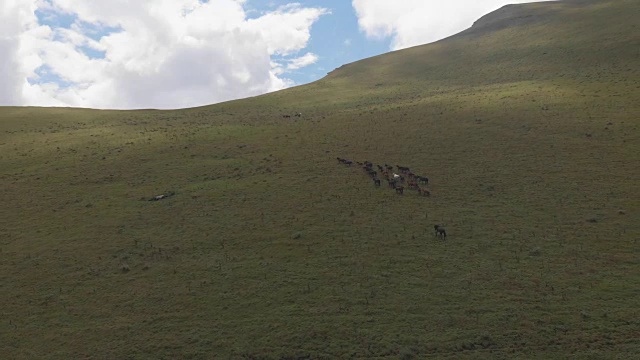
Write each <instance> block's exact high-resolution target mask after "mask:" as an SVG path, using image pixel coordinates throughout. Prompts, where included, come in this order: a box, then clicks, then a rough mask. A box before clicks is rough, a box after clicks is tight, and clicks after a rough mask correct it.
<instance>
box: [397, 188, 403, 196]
mask: <svg viewBox="0 0 640 360" xmlns="http://www.w3.org/2000/svg"><path fill="white" fill-rule="evenodd" d="M403 192H404V186H398V187H397V188H396V194H400V195H402V193H403Z"/></svg>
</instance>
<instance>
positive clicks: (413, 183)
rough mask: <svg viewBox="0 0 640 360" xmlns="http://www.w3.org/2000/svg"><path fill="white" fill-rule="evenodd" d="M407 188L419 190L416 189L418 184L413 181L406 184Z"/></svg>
mask: <svg viewBox="0 0 640 360" xmlns="http://www.w3.org/2000/svg"><path fill="white" fill-rule="evenodd" d="M407 187H409V189H419V188H418V183H417V182H415V181H409V182H408V183H407Z"/></svg>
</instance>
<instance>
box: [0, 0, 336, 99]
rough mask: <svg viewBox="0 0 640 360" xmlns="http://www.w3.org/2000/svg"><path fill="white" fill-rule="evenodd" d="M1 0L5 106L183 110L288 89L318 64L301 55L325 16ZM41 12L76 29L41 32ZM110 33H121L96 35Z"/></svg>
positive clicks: (78, 0) (176, 2) (212, 3)
mask: <svg viewBox="0 0 640 360" xmlns="http://www.w3.org/2000/svg"><path fill="white" fill-rule="evenodd" d="M2 1H3V5H0V10H2V11H1V12H0V14H1V15H0V30H3V31H2V32H1V33H0V34H2V35H4V34H9V35H7V36H2V35H0V36H2V37H0V69H1V70H2V71H3V74H12V75H13V77H11V78H10V79H9V81H6V80H5V83H4V84H3V85H1V86H2V88H0V105H2V104H5V105H8V104H19V105H68V106H81V107H95V108H149V107H152V108H178V107H190V106H198V105H205V104H211V103H215V102H220V101H225V100H230V99H236V98H242V97H247V96H253V95H258V94H261V93H264V92H268V91H274V90H278V89H282V88H285V87H288V86H291V85H292V84H293V82H292V81H291V80H289V79H287V78H286V72H287V71H288V70H291V69H296V68H299V67H302V66H307V65H310V64H312V63H313V62H314V61H315V60H317V58H316V59H313V60H314V61H311V60H312V59H311V57H310V56H315V55H313V54H306V55H304V56H301V57H296V55H297V54H298V53H299V52H300V51H301V50H303V49H304V48H305V47H306V46H307V44H308V42H309V39H310V28H311V26H312V25H313V23H314V22H315V21H317V20H318V18H319V17H320V16H322V15H323V14H326V13H327V11H326V10H325V9H322V8H305V7H302V6H301V5H299V4H291V5H288V6H285V7H281V8H279V9H277V10H275V11H272V12H267V13H265V14H264V15H262V16H261V17H259V18H256V19H247V16H246V12H245V9H244V8H243V6H244V5H245V4H244V3H245V1H244V0H209V1H208V2H202V1H199V0H153V1H138V0H110V1H108V2H107V1H84V0H31V1H30V2H29V1H26V0H2ZM18 3H20V4H23V5H16V4H18ZM24 4H28V5H24ZM36 8H38V9H41V10H46V11H49V12H53V13H55V14H57V15H59V14H66V15H68V16H74V17H75V19H76V20H75V23H74V24H73V25H72V26H71V27H69V28H67V29H63V28H53V29H51V28H49V27H48V26H42V25H39V24H37V19H36V16H35V14H34V10H36ZM16 14H20V16H16ZM15 19H22V20H20V21H22V22H20V21H17V20H15ZM6 20H11V21H12V22H7V21H6ZM107 28H113V29H117V31H114V32H112V33H110V34H107V35H104V36H102V37H100V36H96V32H97V33H100V30H104V29H107ZM96 29H98V30H99V31H96ZM87 49H91V50H94V51H98V52H102V53H103V54H104V57H98V58H96V57H91V56H87V54H86V50H87ZM273 56H278V57H279V58H280V59H281V60H283V61H287V62H289V66H287V67H284V68H283V67H282V66H281V65H279V64H278V63H276V62H275V61H273V60H272V57H273ZM20 64H22V65H20ZM292 65H293V66H298V67H291V66H292ZM46 72H48V73H49V74H48V75H47V74H45V73H46ZM52 76H53V77H55V79H54V78H53V77H52ZM27 79H29V81H27Z"/></svg>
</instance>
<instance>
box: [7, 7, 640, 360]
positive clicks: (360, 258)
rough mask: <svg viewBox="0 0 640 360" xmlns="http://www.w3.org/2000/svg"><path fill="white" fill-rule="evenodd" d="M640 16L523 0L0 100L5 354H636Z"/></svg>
mask: <svg viewBox="0 0 640 360" xmlns="http://www.w3.org/2000/svg"><path fill="white" fill-rule="evenodd" d="M639 14H640V4H639V3H638V2H637V1H635V0H621V1H562V2H552V3H536V4H528V5H518V6H507V7H505V8H502V9H500V10H498V11H496V12H494V13H492V14H489V15H487V16H485V17H483V18H482V19H479V20H478V21H477V22H476V24H475V25H474V26H473V27H472V28H470V29H469V30H466V31H464V32H462V33H460V34H458V35H455V36H453V37H450V38H448V39H445V40H443V41H440V42H436V43H433V44H429V45H425V46H418V47H414V48H410V49H406V50H402V51H397V52H393V53H389V54H385V55H383V56H379V57H374V58H370V59H366V60H363V61H359V62H356V63H352V64H348V65H345V66H343V67H341V68H340V69H336V70H335V71H333V72H331V73H330V74H328V75H327V76H326V77H325V78H324V79H322V80H320V81H318V82H315V83H312V84H309V85H305V86H300V87H295V88H291V89H287V90H285V91H280V92H276V93H272V94H267V95H264V96H259V97H255V98H250V99H244V100H239V101H233V102H228V103H223V104H217V105H213V106H207V107H201V108H194V109H183V110H175V111H154V110H140V111H98V110H86V109H59V108H55V109H50V108H0V181H1V183H2V187H0V199H1V200H2V214H1V216H0V219H1V221H2V222H1V225H2V226H0V309H1V310H0V311H1V316H0V354H3V355H2V358H6V359H13V358H17V359H33V358H54V359H69V358H96V359H116V358H117V359H129V358H131V359H173V358H194V359H200V358H202V359H204V358H254V359H263V358H264V359H271V358H274V359H277V358H289V359H293V358H368V359H371V358H403V359H410V358H424V357H428V356H433V357H441V358H456V359H459V358H462V359H464V358H516V357H521V358H544V359H548V358H567V357H575V358H580V359H583V358H593V359H600V358H618V359H619V358H634V357H636V356H637V354H638V353H640V340H638V339H640V320H638V319H639V318H640V317H639V316H638V298H639V296H640V292H639V289H640V271H639V270H640V269H639V264H640V257H639V256H640V250H639V249H640V248H639V244H638V239H639V238H640V216H639V211H640V200H638V194H640V182H639V181H638V179H640V130H639V129H638V126H640V121H639V118H638V114H640V37H639V36H638V30H639V29H638V24H637V19H638V15H639ZM297 113H301V116H295V114H297ZM283 115H292V116H290V117H283ZM336 157H342V158H348V159H352V160H354V161H359V162H362V161H365V160H368V161H371V162H373V163H374V164H376V165H384V164H390V165H393V166H395V165H402V166H408V167H410V168H411V169H412V171H414V172H416V173H417V174H419V175H423V176H428V177H429V179H430V180H429V185H428V189H429V190H430V191H431V196H430V197H424V196H419V195H418V194H417V192H415V191H414V190H411V189H406V190H405V192H404V194H403V195H399V194H396V193H395V192H394V191H393V190H392V189H390V188H388V187H387V186H386V183H385V182H384V181H383V184H382V186H381V187H375V186H374V184H373V182H372V181H371V179H370V178H369V177H368V176H367V174H366V173H365V172H364V171H363V170H362V169H361V168H360V167H359V166H356V165H355V164H354V166H350V167H349V166H346V165H344V164H342V163H340V162H338V161H337V160H336ZM394 171H397V170H396V168H395V167H394ZM158 195H171V196H168V197H166V198H163V199H160V200H157V201H150V200H155V197H156V196H158ZM436 223H439V224H443V225H445V226H446V229H447V235H448V236H447V238H446V240H442V239H440V238H436V237H435V236H434V231H433V225H434V224H436Z"/></svg>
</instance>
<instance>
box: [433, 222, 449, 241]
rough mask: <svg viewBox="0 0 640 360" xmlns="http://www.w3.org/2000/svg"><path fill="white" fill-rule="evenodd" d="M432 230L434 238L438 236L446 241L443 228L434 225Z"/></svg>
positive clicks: (445, 233) (445, 231) (445, 232)
mask: <svg viewBox="0 0 640 360" xmlns="http://www.w3.org/2000/svg"><path fill="white" fill-rule="evenodd" d="M433 229H434V230H435V231H436V236H440V237H441V238H442V240H446V239H447V230H445V228H444V227H442V226H441V225H438V224H436V225H433Z"/></svg>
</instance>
